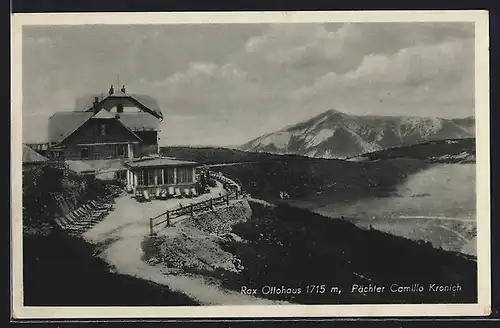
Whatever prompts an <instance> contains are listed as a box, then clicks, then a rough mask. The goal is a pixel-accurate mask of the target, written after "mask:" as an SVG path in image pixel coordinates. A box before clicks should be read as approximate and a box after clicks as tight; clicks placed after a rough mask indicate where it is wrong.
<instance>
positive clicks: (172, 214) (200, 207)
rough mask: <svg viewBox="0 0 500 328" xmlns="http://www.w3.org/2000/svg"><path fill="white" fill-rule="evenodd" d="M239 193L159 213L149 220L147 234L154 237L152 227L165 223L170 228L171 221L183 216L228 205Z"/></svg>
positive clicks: (231, 193)
mask: <svg viewBox="0 0 500 328" xmlns="http://www.w3.org/2000/svg"><path fill="white" fill-rule="evenodd" d="M240 196H241V193H240V192H238V190H235V191H234V192H230V193H228V194H226V195H222V196H219V197H216V198H210V199H207V200H204V201H200V202H197V203H192V204H189V205H186V206H180V207H178V208H175V209H170V210H168V211H166V212H164V213H161V214H159V215H157V216H155V217H153V218H150V219H149V234H150V235H154V227H157V226H159V225H160V224H163V223H165V222H166V223H167V225H166V226H167V227H169V226H171V225H172V224H171V220H172V219H175V218H178V217H180V216H183V215H190V216H191V217H193V216H194V215H195V214H197V213H201V212H204V211H207V210H212V209H214V208H215V207H217V206H221V205H229V201H230V200H232V199H238V198H239V197H240Z"/></svg>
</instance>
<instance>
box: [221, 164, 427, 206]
mask: <svg viewBox="0 0 500 328" xmlns="http://www.w3.org/2000/svg"><path fill="white" fill-rule="evenodd" d="M427 166H428V163H426V162H424V161H420V160H413V159H394V160H388V161H383V162H347V161H341V160H322V159H309V158H294V159H283V160H281V161H268V162H258V163H248V164H241V165H237V166H227V167H221V168H218V169H219V170H220V171H222V172H223V173H224V174H226V175H228V176H229V177H232V178H234V179H235V180H237V181H239V182H240V183H241V184H242V186H243V189H244V190H246V191H248V192H249V193H250V194H251V195H252V196H255V197H257V198H261V199H264V200H268V201H273V200H276V199H277V197H278V195H279V191H286V192H288V194H289V195H290V197H291V198H295V199H297V198H307V197H309V196H316V195H317V193H333V192H335V193H337V194H338V195H340V194H342V195H346V196H347V195H352V196H356V195H357V196H360V197H361V196H369V195H371V194H373V193H375V194H380V193H385V192H390V191H392V190H393V188H394V187H395V186H396V185H397V184H398V183H400V182H401V181H403V180H404V179H405V178H406V177H407V176H408V175H409V174H412V173H415V172H418V171H419V170H422V169H424V168H426V167H427Z"/></svg>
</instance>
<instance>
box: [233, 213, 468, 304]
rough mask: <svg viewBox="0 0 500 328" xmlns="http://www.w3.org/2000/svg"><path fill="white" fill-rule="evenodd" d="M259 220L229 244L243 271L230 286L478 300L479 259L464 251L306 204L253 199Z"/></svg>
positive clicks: (354, 297) (385, 299) (303, 297)
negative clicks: (399, 288)
mask: <svg viewBox="0 0 500 328" xmlns="http://www.w3.org/2000/svg"><path fill="white" fill-rule="evenodd" d="M252 210H253V212H254V214H253V219H252V220H249V221H245V222H241V223H237V224H236V225H235V226H234V227H233V232H234V233H235V234H237V235H238V236H240V237H241V238H243V240H244V242H236V243H233V244H231V245H228V246H226V247H228V248H229V249H230V250H231V252H233V253H234V254H238V256H239V258H240V260H241V264H242V266H243V268H244V269H243V270H242V271H241V273H239V274H234V275H231V276H230V278H229V279H227V280H226V283H225V286H226V287H228V288H233V289H236V290H239V289H240V288H241V286H248V287H253V288H259V289H261V288H262V287H263V286H265V285H269V286H276V287H281V286H285V287H286V288H292V289H293V288H299V287H300V288H301V291H302V292H301V293H300V294H293V295H283V294H282V295H267V297H269V298H275V299H281V300H288V301H292V302H297V303H330V304H331V303H421V302H436V303H447V302H450V303H461V302H465V303H471V302H475V301H476V295H477V293H476V291H477V289H476V288H477V287H476V286H477V285H476V281H477V280H476V279H477V272H476V269H477V268H476V263H475V262H474V261H472V260H469V259H468V258H467V257H466V256H463V255H461V254H459V253H454V252H446V251H443V250H438V249H435V248H433V247H432V245H430V244H429V243H425V242H420V243H417V242H414V241H411V240H408V239H405V238H401V237H397V236H393V235H390V234H387V233H383V232H380V231H376V230H363V229H360V228H358V227H356V226H355V225H353V224H351V223H349V222H346V221H343V220H329V219H327V218H324V217H322V216H320V215H317V214H314V213H311V212H309V211H307V210H301V209H296V208H292V207H288V206H278V207H277V208H268V207H262V206H261V205H260V204H252ZM284 273H286V274H284ZM417 283H418V284H420V285H422V286H424V287H425V291H424V292H422V293H391V292H389V291H388V289H389V286H390V285H391V284H399V285H412V284H417ZM432 283H436V284H444V285H448V284H455V283H459V284H460V285H461V286H462V291H460V292H457V293H452V292H447V293H433V292H429V290H428V287H429V284H432ZM311 284H314V285H319V284H324V285H326V286H328V287H327V291H330V290H331V287H332V286H339V287H340V288H341V290H342V293H341V294H338V293H331V292H326V293H324V294H317V293H307V292H306V288H307V287H306V286H307V285H311ZM353 284H360V285H361V284H363V285H365V286H366V285H368V284H374V285H381V286H387V287H386V291H385V292H384V293H366V295H363V294H359V293H352V292H351V288H352V285H353Z"/></svg>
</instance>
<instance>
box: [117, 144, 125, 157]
mask: <svg viewBox="0 0 500 328" xmlns="http://www.w3.org/2000/svg"><path fill="white" fill-rule="evenodd" d="M115 154H116V157H123V156H127V145H116V149H115Z"/></svg>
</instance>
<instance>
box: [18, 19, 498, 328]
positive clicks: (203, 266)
mask: <svg viewBox="0 0 500 328" xmlns="http://www.w3.org/2000/svg"><path fill="white" fill-rule="evenodd" d="M11 26H12V36H13V50H12V51H13V57H12V58H13V61H12V70H13V77H12V85H13V101H12V109H11V111H12V116H13V119H12V136H13V137H12V140H13V141H12V146H11V147H12V154H13V159H12V168H13V173H12V174H13V175H12V179H13V180H12V194H13V196H12V197H13V200H12V206H13V207H12V213H13V214H12V218H11V222H12V228H13V229H12V252H13V263H12V267H13V291H12V293H13V299H14V314H15V315H17V316H18V317H19V318H77V317H92V318H97V317H171V318H172V317H240V316H241V317H273V316H277V317H278V316H279V317H290V316H297V317H308V316H323V317H328V316H357V317H360V316H399V315H403V316H415V315H417V316H426V315H437V316H440V315H456V316H460V315H464V316H471V315H474V316H481V315H489V314H490V311H491V307H490V305H491V300H490V273H489V272H490V267H489V261H490V259H489V250H490V242H489V238H490V237H489V235H490V231H489V225H490V206H489V198H490V196H489V192H490V191H489V183H490V182H489V170H490V168H489V98H488V97H489V84H488V83H489V82H488V81H489V78H488V72H489V67H488V61H489V57H488V14H487V12H480V11H471V12H467V11H463V12H460V13H457V12H422V13H419V12H413V13H412V12H406V13H401V12H390V11H387V12H383V11H381V12H376V13H375V12H371V13H369V12H367V13H363V12H351V13H343V12H323V13H313V12H309V13H306V12H302V13H299V12H284V13H279V12H274V13H271V12H267V13H266V12H262V13H259V12H253V13H250V12H247V13H229V12H228V13H198V14H195V13H191V14H188V13H185V14H182V13H175V14H174V13H155V14H150V15H148V14H147V13H143V14H141V13H133V14H123V13H122V14H119V13H106V14H104V13H101V14H99V15H97V14H95V15H94V14H53V15H51V14H37V15H35V14H33V15H13V17H12V25H11Z"/></svg>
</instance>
